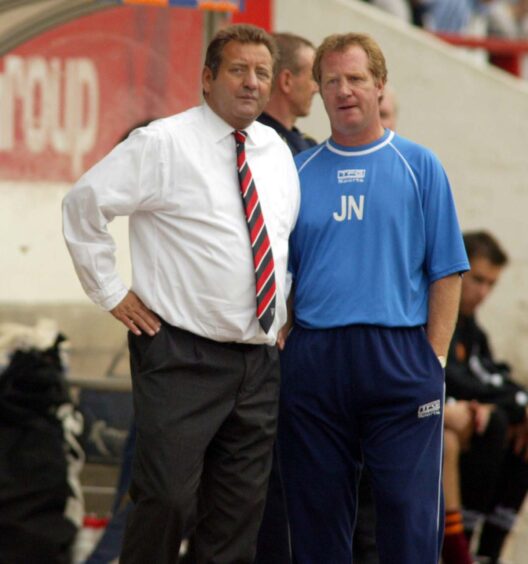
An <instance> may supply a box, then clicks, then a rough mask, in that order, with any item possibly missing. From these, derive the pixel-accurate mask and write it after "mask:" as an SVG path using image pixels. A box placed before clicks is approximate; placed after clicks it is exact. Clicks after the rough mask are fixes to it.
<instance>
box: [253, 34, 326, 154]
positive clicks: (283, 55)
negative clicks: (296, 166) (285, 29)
mask: <svg viewBox="0 0 528 564" xmlns="http://www.w3.org/2000/svg"><path fill="white" fill-rule="evenodd" d="M273 37H274V38H275V41H276V43H277V46H278V49H279V59H278V63H277V69H276V71H275V78H274V82H273V90H272V92H271V97H270V100H269V102H268V104H267V105H266V108H265V109H264V112H263V113H262V114H261V115H260V116H259V118H258V121H260V123H263V124H264V125H268V126H269V127H272V128H273V129H274V130H275V131H276V132H277V133H278V134H279V135H280V136H281V137H282V138H283V139H284V141H286V143H287V144H288V147H289V148H290V149H291V152H292V153H293V154H294V155H296V154H297V153H300V152H301V151H305V150H306V149H309V148H310V147H313V146H314V145H317V142H316V141H315V140H314V139H312V138H311V137H308V136H307V135H305V134H304V133H302V132H301V131H299V129H297V127H295V122H296V121H297V119H298V118H300V117H306V116H307V115H308V114H309V113H310V108H311V105H312V99H313V96H314V94H315V93H316V92H317V91H318V90H319V89H318V87H317V83H316V82H315V80H314V79H313V77H312V66H313V61H314V57H315V48H314V46H313V44H312V43H311V42H310V41H308V40H307V39H305V38H304V37H300V36H299V35H294V34H292V33H275V34H274V35H273Z"/></svg>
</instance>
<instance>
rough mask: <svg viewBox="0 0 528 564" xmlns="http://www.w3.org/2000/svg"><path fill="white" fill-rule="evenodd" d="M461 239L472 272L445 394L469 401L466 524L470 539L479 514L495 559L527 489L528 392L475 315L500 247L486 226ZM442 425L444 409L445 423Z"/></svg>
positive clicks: (503, 259) (483, 547)
mask: <svg viewBox="0 0 528 564" xmlns="http://www.w3.org/2000/svg"><path fill="white" fill-rule="evenodd" d="M464 243H465V246H466V251H467V254H468V258H469V261H470V264H471V271H470V272H468V273H467V274H466V275H465V276H464V278H463V281H462V296H461V302H460V312H459V318H458V321H457V326H456V329H455V333H454V336H453V339H452V341H451V346H450V349H449V355H448V360H447V367H446V386H447V390H446V393H447V397H448V398H454V399H455V400H463V401H465V402H468V403H467V405H468V407H469V409H470V411H471V413H472V426H473V434H471V433H469V436H470V440H469V441H466V442H467V443H468V445H467V446H468V448H467V450H464V446H465V445H464V441H462V442H461V444H462V452H461V454H460V488H461V489H460V493H461V502H462V507H463V510H464V511H463V512H464V529H465V532H466V534H467V535H468V537H470V536H471V534H472V532H473V530H474V528H475V525H476V523H477V522H478V520H479V519H483V520H484V525H483V528H482V533H481V537H480V540H479V544H478V550H477V554H478V555H479V556H486V557H488V558H489V562H492V563H494V562H497V561H498V558H499V555H500V552H501V549H502V546H503V543H504V540H505V539H506V536H507V534H508V533H509V532H510V530H511V529H512V527H513V525H514V522H515V518H516V515H517V512H518V511H519V509H520V507H521V505H522V503H523V500H524V497H525V493H526V490H527V488H528V464H527V460H528V448H527V447H528V408H527V404H528V393H527V390H526V389H525V388H524V387H523V386H521V385H520V384H518V383H516V382H515V381H514V380H512V378H511V371H510V368H509V367H508V365H506V364H503V363H499V362H497V361H495V359H494V358H493V355H492V352H491V350H490V346H489V344H488V339H487V336H486V333H485V332H484V331H483V330H482V328H481V327H480V326H479V325H478V323H477V321H476V318H475V313H476V311H477V309H478V307H479V306H480V305H481V304H482V302H483V301H484V300H485V298H486V297H487V296H488V294H489V292H490V291H491V289H492V288H493V286H494V285H495V283H496V282H497V280H498V279H499V277H500V274H501V272H502V269H503V268H504V266H505V265H506V263H507V260H508V259H507V256H506V253H505V252H504V251H503V250H502V249H501V247H500V245H499V244H498V242H497V241H496V240H495V239H494V238H493V237H492V236H491V235H490V234H488V233H486V232H484V231H479V232H471V233H466V234H465V235H464ZM458 403H460V402H458ZM447 424H448V413H447V410H446V428H448V427H447ZM448 440H449V439H448ZM447 447H448V443H447V442H446V448H447ZM446 456H447V453H446ZM444 485H445V482H444ZM447 494H448V492H447V491H446V495H447ZM447 525H449V519H447Z"/></svg>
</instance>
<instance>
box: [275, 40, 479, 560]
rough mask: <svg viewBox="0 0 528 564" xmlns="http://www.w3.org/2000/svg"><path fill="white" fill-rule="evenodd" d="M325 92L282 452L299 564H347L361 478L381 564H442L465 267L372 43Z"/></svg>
mask: <svg viewBox="0 0 528 564" xmlns="http://www.w3.org/2000/svg"><path fill="white" fill-rule="evenodd" d="M314 77H315V79H316V81H317V82H318V84H319V88H320V92H321V95H322V98H323V102H324V105H325V108H326V111H327V113H328V116H329V118H330V125H331V132H332V134H331V138H330V139H329V140H327V141H326V142H325V143H322V144H321V145H319V146H317V147H314V148H312V149H310V150H308V151H305V152H303V153H302V154H300V155H298V156H297V157H296V162H297V167H298V171H299V176H300V179H301V191H302V192H301V193H302V198H301V209H300V215H299V218H298V221H297V225H296V228H295V230H294V232H293V234H292V237H291V239H290V271H291V273H292V276H293V280H294V294H293V314H294V316H293V317H294V326H293V329H292V331H291V332H290V334H289V336H288V339H287V341H286V346H285V350H284V353H283V355H282V359H281V368H282V388H281V408H280V423H279V448H280V452H281V463H282V470H283V477H284V483H285V489H286V500H287V506H288V514H289V517H290V526H291V538H292V549H293V557H294V561H295V562H302V563H305V562H310V564H318V563H320V564H327V563H328V562H332V564H341V563H343V564H344V563H347V564H349V563H350V562H351V560H352V531H353V528H354V521H355V515H356V493H357V481H358V477H359V474H360V472H361V468H362V466H363V464H365V465H366V466H367V467H368V468H369V470H370V474H371V480H372V488H373V494H374V497H375V501H376V509H377V515H378V523H377V542H378V550H379V556H380V562H382V563H390V564H437V562H438V559H439V555H440V546H441V536H442V531H443V508H442V503H441V498H442V496H441V481H440V473H441V450H442V431H443V429H442V419H443V417H442V414H443V403H444V371H443V366H444V364H445V356H446V354H447V350H448V347H449V341H450V339H451V335H452V333H453V328H454V325H455V321H456V317H457V311H458V302H459V297H460V273H461V272H464V271H466V270H467V269H468V266H469V265H468V261H467V257H466V253H465V250H464V244H463V240H462V236H461V233H460V229H459V225H458V220H457V216H456V211H455V207H454V203H453V198H452V194H451V189H450V186H449V182H448V180H447V177H446V174H445V172H444V170H443V168H442V166H441V164H440V163H439V161H438V160H437V158H436V157H435V156H434V155H433V154H432V153H431V152H430V151H429V150H427V149H425V148H423V147H421V146H419V145H417V144H415V143H413V142H411V141H408V140H407V139H404V138H402V137H400V136H399V135H396V134H395V133H394V132H393V131H391V130H389V129H384V128H383V127H382V125H381V122H380V115H379V103H380V99H381V97H382V96H383V89H384V85H385V82H386V79H387V69H386V65H385V59H384V56H383V53H382V52H381V50H380V48H379V46H378V45H377V43H376V42H375V41H374V40H372V39H371V38H370V37H368V36H366V35H361V34H345V35H333V36H330V37H328V38H327V39H325V40H324V41H323V43H322V45H321V46H320V47H319V49H318V50H317V53H316V58H315V62H314Z"/></svg>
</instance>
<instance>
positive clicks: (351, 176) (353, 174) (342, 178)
mask: <svg viewBox="0 0 528 564" xmlns="http://www.w3.org/2000/svg"><path fill="white" fill-rule="evenodd" d="M365 173H366V170H365V169H364V168H346V169H343V170H338V171H337V181H338V182H339V184H344V183H346V182H363V181H364V180H365Z"/></svg>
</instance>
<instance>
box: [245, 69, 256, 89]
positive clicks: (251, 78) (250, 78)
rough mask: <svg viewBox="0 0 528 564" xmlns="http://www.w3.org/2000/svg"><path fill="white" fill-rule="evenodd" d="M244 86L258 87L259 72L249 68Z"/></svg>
mask: <svg viewBox="0 0 528 564" xmlns="http://www.w3.org/2000/svg"><path fill="white" fill-rule="evenodd" d="M244 86H246V87H247V88H256V87H257V86H258V78H257V73H256V72H255V71H254V70H252V69H249V70H248V71H247V72H246V73H245V75H244Z"/></svg>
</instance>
